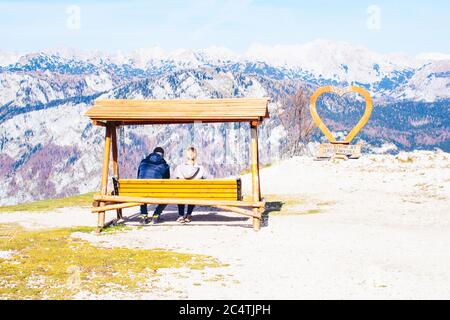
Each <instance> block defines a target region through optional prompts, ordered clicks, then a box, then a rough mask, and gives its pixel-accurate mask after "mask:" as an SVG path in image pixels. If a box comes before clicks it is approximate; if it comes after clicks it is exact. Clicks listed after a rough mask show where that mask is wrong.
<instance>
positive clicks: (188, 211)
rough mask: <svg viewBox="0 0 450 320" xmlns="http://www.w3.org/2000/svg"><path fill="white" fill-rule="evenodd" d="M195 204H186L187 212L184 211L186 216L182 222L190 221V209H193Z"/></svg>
mask: <svg viewBox="0 0 450 320" xmlns="http://www.w3.org/2000/svg"><path fill="white" fill-rule="evenodd" d="M194 208H195V206H193V205H191V204H190V205H188V207H187V213H186V217H184V222H186V223H189V222H191V221H192V211H194Z"/></svg>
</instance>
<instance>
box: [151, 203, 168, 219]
mask: <svg viewBox="0 0 450 320" xmlns="http://www.w3.org/2000/svg"><path fill="white" fill-rule="evenodd" d="M166 207H167V204H158V206H157V207H156V209H155V212H154V213H153V216H158V217H159V216H160V215H161V213H162V212H163V210H164V209H165V208H166Z"/></svg>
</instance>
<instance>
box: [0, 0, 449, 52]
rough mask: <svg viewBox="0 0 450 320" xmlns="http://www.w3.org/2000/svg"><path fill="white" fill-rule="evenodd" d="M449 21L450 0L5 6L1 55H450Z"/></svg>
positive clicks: (0, 20)
mask: <svg viewBox="0 0 450 320" xmlns="http://www.w3.org/2000/svg"><path fill="white" fill-rule="evenodd" d="M72 5H75V6H76V7H75V9H73V8H74V7H71V6H72ZM77 8H79V9H80V11H79V13H80V14H79V19H78V18H77V17H78V15H77V14H76V13H77ZM74 10H75V11H74ZM449 13H450V1H448V0H434V1H433V0H430V1H422V0H409V1H407V0H396V1H385V0H370V1H366V0H359V1H356V0H347V1H342V0H341V1H339V0H335V1H332V0H316V1H311V0H309V1H301V0H297V1H295V0H281V1H269V0H229V1H221V0H203V1H200V0H198V1H181V0H165V1H141V0H136V1H134V0H129V1H124V0H121V1H119V0H117V1H100V0H97V1H76V0H71V1H65V0H63V1H50V0H46V1H45V0H44V1H24V0H22V1H20V0H19V1H2V0H0V50H7V51H19V52H28V51H36V50H40V49H45V48H53V47H63V46H66V47H72V48H79V49H98V50H108V51H114V50H118V49H120V50H130V49H138V48H149V47H153V46H160V47H162V48H164V49H166V50H173V49H177V48H205V47H209V46H224V47H227V48H230V49H232V50H234V51H236V52H244V51H245V49H246V48H248V47H249V46H250V45H252V44H254V43H260V44H265V45H275V44H283V45H288V44H301V43H305V42H308V41H311V40H314V39H317V38H320V39H330V40H337V41H346V42H350V43H354V44H362V45H365V46H367V47H369V48H371V49H373V50H375V51H378V52H386V53H387V52H404V53H407V54H409V55H416V54H418V53H422V52H442V53H450V41H449V39H450V19H449V18H448V16H449ZM78 22H79V23H78Z"/></svg>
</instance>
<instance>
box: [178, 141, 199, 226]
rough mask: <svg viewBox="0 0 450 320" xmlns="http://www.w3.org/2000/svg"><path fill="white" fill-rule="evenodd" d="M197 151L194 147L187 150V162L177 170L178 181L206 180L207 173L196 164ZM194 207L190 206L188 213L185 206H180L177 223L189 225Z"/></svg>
mask: <svg viewBox="0 0 450 320" xmlns="http://www.w3.org/2000/svg"><path fill="white" fill-rule="evenodd" d="M196 160H197V151H196V150H195V148H194V147H189V148H187V150H186V162H185V163H184V164H181V165H179V166H178V167H177V168H176V169H175V178H177V179H187V180H196V179H206V171H205V168H203V166H201V165H198V164H196ZM194 207H195V206H194V205H188V206H187V211H186V213H185V212H184V204H179V205H178V215H179V217H178V219H177V222H180V223H189V222H191V221H192V211H193V210H194Z"/></svg>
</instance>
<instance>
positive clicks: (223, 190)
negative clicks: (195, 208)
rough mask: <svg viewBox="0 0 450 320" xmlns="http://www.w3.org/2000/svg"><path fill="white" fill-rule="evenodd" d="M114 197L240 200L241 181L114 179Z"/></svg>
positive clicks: (238, 179)
mask: <svg viewBox="0 0 450 320" xmlns="http://www.w3.org/2000/svg"><path fill="white" fill-rule="evenodd" d="M113 184H114V195H116V196H122V197H140V198H142V197H148V198H163V199H205V200H206V199H210V200H234V201H241V200H242V191H241V189H242V187H241V179H240V178H237V179H202V180H181V179H115V178H113Z"/></svg>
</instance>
